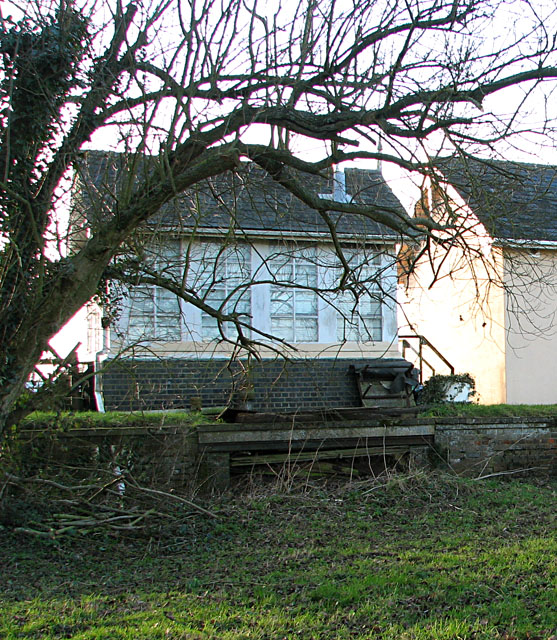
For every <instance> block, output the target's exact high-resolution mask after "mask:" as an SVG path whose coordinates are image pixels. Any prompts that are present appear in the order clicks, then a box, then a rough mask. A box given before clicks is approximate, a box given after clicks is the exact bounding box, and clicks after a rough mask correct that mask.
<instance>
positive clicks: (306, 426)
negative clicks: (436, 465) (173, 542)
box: [197, 408, 435, 488]
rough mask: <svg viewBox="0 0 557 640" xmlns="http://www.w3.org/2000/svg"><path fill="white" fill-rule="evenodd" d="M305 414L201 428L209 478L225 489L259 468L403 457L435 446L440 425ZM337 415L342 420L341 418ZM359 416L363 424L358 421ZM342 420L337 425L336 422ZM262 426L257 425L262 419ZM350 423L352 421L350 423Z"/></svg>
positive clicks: (370, 415) (349, 413)
mask: <svg viewBox="0 0 557 640" xmlns="http://www.w3.org/2000/svg"><path fill="white" fill-rule="evenodd" d="M319 413H320V415H324V417H321V419H316V412H304V413H300V414H291V415H286V414H264V415H262V414H250V413H249V412H245V413H244V414H243V415H242V416H236V418H237V419H238V418H239V419H240V421H239V422H236V423H216V424H209V425H207V424H204V425H198V427H197V436H198V446H199V453H200V454H201V457H202V459H203V460H204V464H205V473H204V475H205V476H206V477H207V478H208V479H209V481H211V478H212V482H211V484H212V485H213V486H215V487H217V488H224V487H225V486H226V485H227V483H228V481H229V479H230V469H231V468H238V467H247V466H254V465H257V464H265V465H269V464H273V463H279V464H280V463H281V462H285V461H286V460H289V461H291V462H303V461H310V460H311V461H314V460H335V459H336V460H341V459H347V458H350V459H353V458H358V457H363V456H366V457H370V456H381V455H393V456H397V457H400V456H403V455H405V454H408V453H411V452H412V450H416V451H417V450H420V451H423V450H424V449H426V448H428V447H430V446H432V445H433V439H434V434H435V425H434V424H433V422H432V423H429V422H425V423H420V422H419V421H416V420H409V421H408V422H409V423H408V424H405V422H406V421H405V420H402V419H401V418H400V417H398V418H392V417H391V418H386V417H385V416H383V417H379V416H378V415H377V413H374V412H373V411H370V410H369V409H366V408H361V409H358V408H356V409H350V410H344V411H341V418H342V419H339V415H338V412H335V411H332V410H331V411H330V412H329V411H327V412H319ZM335 413H336V416H335ZM355 416H357V419H354V418H355ZM333 417H336V419H333ZM257 418H258V419H259V420H262V419H263V421H260V422H255V420H256V419H257ZM347 418H350V419H347Z"/></svg>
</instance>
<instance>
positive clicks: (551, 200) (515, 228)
mask: <svg viewBox="0 0 557 640" xmlns="http://www.w3.org/2000/svg"><path fill="white" fill-rule="evenodd" d="M436 165H437V166H438V167H439V168H440V169H441V171H442V172H443V175H444V177H445V179H446V180H447V182H449V183H450V184H452V185H453V186H454V187H455V188H456V189H457V191H458V192H459V194H460V195H461V197H462V198H464V200H465V201H466V203H467V204H469V205H470V207H471V209H472V210H473V211H474V213H475V214H476V215H477V216H478V218H479V220H480V222H481V223H482V224H483V225H484V226H485V227H486V229H487V231H488V232H489V233H490V235H491V236H492V237H494V238H497V239H500V240H529V241H534V242H535V241H557V167H554V166H549V165H541V164H530V163H522V162H510V161H502V160H480V159H477V158H475V159H466V160H464V159H460V158H458V159H457V158H442V159H437V161H436Z"/></svg>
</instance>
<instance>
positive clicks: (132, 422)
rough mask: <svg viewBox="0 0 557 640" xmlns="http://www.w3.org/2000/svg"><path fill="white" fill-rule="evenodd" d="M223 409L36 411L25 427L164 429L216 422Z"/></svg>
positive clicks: (26, 420) (29, 417) (27, 420)
mask: <svg viewBox="0 0 557 640" xmlns="http://www.w3.org/2000/svg"><path fill="white" fill-rule="evenodd" d="M220 411H222V409H219V408H217V409H206V410H203V411H168V412H166V411H147V412H141V411H138V412H124V411H121V412H120V411H107V412H106V413H98V412H96V411H79V412H71V411H66V412H58V413H56V412H41V411H36V412H34V413H32V414H30V415H29V416H27V417H26V418H25V420H24V421H23V423H22V425H23V426H24V427H30V428H37V427H40V428H44V427H47V428H61V429H67V428H72V429H74V428H77V429H79V428H94V427H126V426H129V427H131V426H153V425H154V426H162V425H174V424H191V425H196V424H202V423H205V422H208V421H213V420H214V419H215V418H216V416H217V415H218V413H220Z"/></svg>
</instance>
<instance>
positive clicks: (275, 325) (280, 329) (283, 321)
mask: <svg viewBox="0 0 557 640" xmlns="http://www.w3.org/2000/svg"><path fill="white" fill-rule="evenodd" d="M271 331H272V333H273V335H274V336H276V337H277V338H281V339H282V340H286V341H287V342H294V327H293V324H292V318H271Z"/></svg>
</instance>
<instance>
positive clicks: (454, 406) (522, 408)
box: [420, 402, 557, 418]
mask: <svg viewBox="0 0 557 640" xmlns="http://www.w3.org/2000/svg"><path fill="white" fill-rule="evenodd" d="M445 416H446V417H460V416H463V417H471V418H472V417H477V418H509V417H510V418H512V417H516V418H547V417H549V418H556V417H557V405H555V404H549V405H546V404H537V405H536V404H474V403H473V402H471V403H468V402H453V403H450V402H447V403H445V404H439V405H434V406H430V407H427V408H426V409H425V410H424V411H422V412H421V413H420V417H445Z"/></svg>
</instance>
